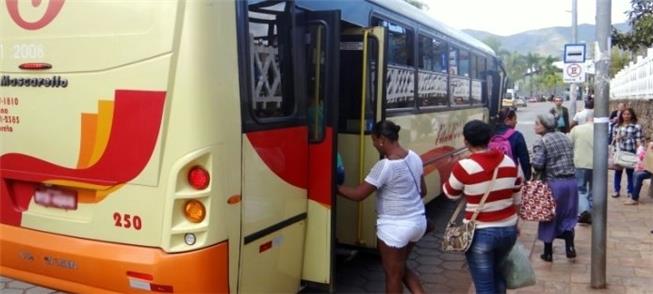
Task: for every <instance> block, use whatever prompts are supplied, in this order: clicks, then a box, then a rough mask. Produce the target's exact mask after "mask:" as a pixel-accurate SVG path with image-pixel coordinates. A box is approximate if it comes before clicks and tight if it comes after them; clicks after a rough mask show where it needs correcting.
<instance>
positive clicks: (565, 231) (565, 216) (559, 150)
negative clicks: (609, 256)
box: [531, 113, 578, 262]
mask: <svg viewBox="0 0 653 294" xmlns="http://www.w3.org/2000/svg"><path fill="white" fill-rule="evenodd" d="M535 133H536V134H538V135H540V136H541V137H540V138H538V139H537V140H536V141H535V143H534V144H533V158H532V160H531V164H532V165H533V168H534V169H535V171H536V172H537V173H538V174H540V175H541V178H542V180H543V181H545V182H546V183H547V185H549V188H551V193H552V194H553V198H554V199H555V202H556V214H555V217H554V218H553V220H551V221H548V222H544V221H543V222H540V224H539V226H538V230H537V236H538V239H540V240H541V241H542V242H544V253H543V254H542V255H540V258H542V260H544V261H547V262H552V261H553V240H554V239H555V238H562V239H564V240H565V251H566V254H567V258H575V257H576V249H575V247H574V227H575V226H576V222H577V214H578V187H577V186H576V185H577V183H576V168H575V167H574V151H573V147H572V145H571V141H570V140H569V138H567V136H565V134H563V133H561V132H558V131H556V121H555V119H554V117H553V115H551V114H548V113H547V114H540V115H538V116H537V119H536V120H535Z"/></svg>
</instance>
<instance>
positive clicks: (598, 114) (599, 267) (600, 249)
mask: <svg viewBox="0 0 653 294" xmlns="http://www.w3.org/2000/svg"><path fill="white" fill-rule="evenodd" d="M574 1H575V0H574ZM611 6H612V2H611V0H596V47H597V48H595V49H594V56H595V57H594V60H595V63H596V67H595V68H596V76H595V77H594V95H595V99H594V154H593V156H594V158H593V160H594V165H593V166H592V177H593V180H592V195H594V199H593V200H592V204H593V205H592V262H591V268H592V278H591V283H590V284H591V286H592V288H605V287H606V286H607V285H606V273H605V272H606V254H607V252H606V224H607V218H608V202H607V198H608V187H607V185H606V183H607V182H608V144H606V142H608V123H609V119H608V97H609V94H610V76H609V70H610V27H611V26H612V20H611V19H610V11H611V10H612V7H611Z"/></svg>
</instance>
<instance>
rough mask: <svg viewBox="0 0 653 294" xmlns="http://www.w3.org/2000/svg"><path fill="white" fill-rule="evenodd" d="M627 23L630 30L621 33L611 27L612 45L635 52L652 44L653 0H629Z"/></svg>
mask: <svg viewBox="0 0 653 294" xmlns="http://www.w3.org/2000/svg"><path fill="white" fill-rule="evenodd" d="M630 3H631V10H630V11H629V12H628V23H629V24H630V26H631V28H632V30H631V31H630V32H627V33H621V32H619V31H617V30H616V29H615V28H614V27H613V28H612V45H613V46H617V47H619V48H621V49H623V50H627V51H630V52H633V53H636V52H638V51H640V50H642V49H643V48H647V47H650V46H653V0H631V1H630Z"/></svg>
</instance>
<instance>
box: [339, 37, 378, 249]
mask: <svg viewBox="0 0 653 294" xmlns="http://www.w3.org/2000/svg"><path fill="white" fill-rule="evenodd" d="M384 40H385V29H384V28H383V27H371V28H354V29H347V30H345V31H344V32H343V35H342V37H341V40H340V95H339V99H340V102H339V121H338V152H339V153H340V155H341V156H342V160H343V163H344V167H345V174H346V179H345V184H346V185H350V186H351V185H357V184H358V183H360V182H361V181H362V180H363V179H364V178H365V176H366V174H367V172H369V170H370V168H371V167H372V166H373V165H374V163H376V162H377V161H378V160H379V153H378V151H377V150H376V149H375V148H374V147H373V146H372V144H371V141H370V132H371V130H372V127H373V126H374V123H375V122H376V121H378V120H380V119H381V118H382V113H383V112H382V108H381V107H382V101H383V93H384V92H385V91H384V88H383V84H384V83H383V80H384V78H383V77H384V76H385V73H384V72H385V70H384V69H385V66H384V64H385V63H384V47H385V45H384V44H385V43H384ZM375 206H376V200H375V197H374V196H373V195H372V196H370V197H368V198H367V199H365V200H364V201H360V202H355V201H351V200H348V199H346V198H344V197H338V199H337V201H336V240H337V242H338V243H340V244H346V245H354V246H361V247H367V248H374V247H376V212H375Z"/></svg>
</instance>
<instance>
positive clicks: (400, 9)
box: [297, 0, 496, 56]
mask: <svg viewBox="0 0 653 294" xmlns="http://www.w3.org/2000/svg"><path fill="white" fill-rule="evenodd" d="M297 4H298V5H299V6H301V7H305V8H308V9H311V10H328V9H339V10H340V11H341V14H342V19H343V20H345V21H347V22H350V23H352V24H356V25H359V26H363V27H366V26H369V25H370V15H372V13H373V12H377V13H381V14H382V15H388V16H392V15H393V14H394V15H397V16H400V17H401V18H403V20H409V21H410V22H416V23H419V24H420V25H422V26H425V27H428V28H431V29H433V30H436V31H438V32H440V33H442V34H444V35H446V36H448V37H450V38H452V39H454V40H457V41H459V42H461V43H463V44H464V45H467V46H470V47H472V48H474V49H476V50H479V51H481V52H483V53H486V54H489V55H492V56H496V54H495V52H494V50H492V48H490V47H489V46H488V45H486V44H485V43H483V42H481V41H479V40H477V39H475V38H474V37H472V36H470V35H468V34H466V33H464V32H462V31H459V30H457V29H454V28H452V27H450V26H448V25H446V24H444V23H442V22H440V21H438V20H436V19H434V18H433V17H432V16H430V15H428V14H426V13H425V12H424V11H423V10H421V9H418V8H417V7H415V6H413V5H410V4H408V3H407V2H406V1H403V0H366V1H320V0H317V1H316V0H304V1H302V0H300V1H297ZM363 4H368V5H363ZM375 7H376V8H377V9H375ZM378 8H381V9H378ZM397 20H398V21H401V20H402V19H397Z"/></svg>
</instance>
